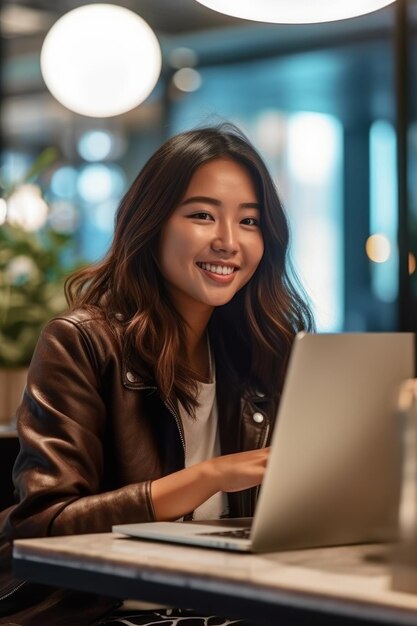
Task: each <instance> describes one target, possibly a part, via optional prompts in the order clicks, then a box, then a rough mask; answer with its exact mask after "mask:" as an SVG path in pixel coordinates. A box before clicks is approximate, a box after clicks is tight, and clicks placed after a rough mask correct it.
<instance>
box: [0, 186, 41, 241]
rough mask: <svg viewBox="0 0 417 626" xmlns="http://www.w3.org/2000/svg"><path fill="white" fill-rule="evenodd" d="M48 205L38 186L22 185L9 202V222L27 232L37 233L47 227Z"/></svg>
mask: <svg viewBox="0 0 417 626" xmlns="http://www.w3.org/2000/svg"><path fill="white" fill-rule="evenodd" d="M47 218H48V205H47V204H46V202H45V201H44V199H43V198H42V192H41V190H40V188H39V187H37V186H36V185H21V186H20V187H18V188H17V189H16V190H15V191H14V192H13V193H12V194H11V196H10V197H9V198H8V200H7V218H6V219H7V221H8V222H10V224H12V225H13V226H20V227H21V228H23V229H24V230H27V231H36V230H39V229H40V228H42V226H44V225H45V222H46V220H47Z"/></svg>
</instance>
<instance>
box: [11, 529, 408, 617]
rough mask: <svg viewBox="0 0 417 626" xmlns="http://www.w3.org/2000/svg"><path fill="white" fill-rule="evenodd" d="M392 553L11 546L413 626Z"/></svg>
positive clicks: (89, 565) (56, 560) (110, 538)
mask: <svg viewBox="0 0 417 626" xmlns="http://www.w3.org/2000/svg"><path fill="white" fill-rule="evenodd" d="M391 554H392V549H391V548H390V547H389V546H382V545H365V546H364V545H361V546H342V547H334V548H320V549H310V550H297V551H288V552H277V553H268V554H241V553H228V552H225V551H220V550H210V549H202V548H195V547H183V546H178V545H168V544H163V543H159V542H147V541H141V540H136V539H130V538H126V537H124V536H123V535H118V534H111V533H105V534H91V535H77V536H70V537H48V538H42V539H25V540H19V541H16V542H15V544H14V556H15V557H16V558H17V559H18V560H20V561H22V560H24V561H26V562H27V563H29V562H31V563H32V564H35V563H39V567H41V565H42V564H47V563H48V564H59V565H63V564H65V566H66V567H67V568H68V569H69V570H72V571H73V572H74V576H76V572H77V571H80V570H83V571H86V570H90V571H92V572H96V573H101V574H103V573H111V574H112V575H114V574H117V575H119V576H123V577H125V578H135V579H137V580H141V581H148V582H154V583H158V582H159V583H161V584H164V585H167V584H168V585H174V586H178V587H181V586H182V587H183V586H184V585H185V586H187V587H188V588H189V589H190V588H194V589H204V590H207V589H212V590H213V592H215V593H218V594H233V595H234V597H236V596H239V595H241V596H242V598H243V597H245V598H248V597H253V598H256V599H258V600H259V601H262V600H264V601H267V602H269V603H271V602H272V603H276V604H277V605H279V604H280V603H282V602H283V600H284V599H285V601H286V602H288V601H289V602H292V603H294V604H297V603H300V606H308V608H310V609H311V608H312V607H313V609H314V605H315V602H320V605H321V606H323V603H324V604H326V603H327V605H328V606H330V608H331V607H332V606H334V607H336V608H337V606H339V608H340V606H343V607H344V610H345V611H346V610H347V611H348V612H349V611H350V610H351V609H352V611H353V613H354V612H355V611H356V612H358V611H359V614H360V615H361V616H366V615H367V613H368V612H369V611H370V612H371V614H372V615H374V614H380V615H382V613H381V611H382V612H386V610H387V609H389V610H394V612H395V613H398V614H400V615H402V616H403V617H404V621H402V620H400V622H398V623H409V624H411V623H415V624H417V594H413V593H403V592H400V591H395V590H393V589H392V584H391V580H392V579H391V569H390V557H391ZM248 594H249V595H248ZM289 598H290V600H289ZM142 599H145V598H142ZM375 612H376V613H375ZM385 618H386V615H385Z"/></svg>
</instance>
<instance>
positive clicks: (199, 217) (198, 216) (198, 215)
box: [190, 211, 213, 221]
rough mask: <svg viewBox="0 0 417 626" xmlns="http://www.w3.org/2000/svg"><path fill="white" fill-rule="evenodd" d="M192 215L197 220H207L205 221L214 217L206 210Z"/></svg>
mask: <svg viewBox="0 0 417 626" xmlns="http://www.w3.org/2000/svg"><path fill="white" fill-rule="evenodd" d="M190 217H193V218H194V219H195V220H205V221H208V220H212V219H213V218H212V217H211V215H210V213H206V212H205V211H200V212H199V213H193V214H192V215H190Z"/></svg>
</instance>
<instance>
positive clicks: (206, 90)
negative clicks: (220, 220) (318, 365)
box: [0, 0, 417, 367]
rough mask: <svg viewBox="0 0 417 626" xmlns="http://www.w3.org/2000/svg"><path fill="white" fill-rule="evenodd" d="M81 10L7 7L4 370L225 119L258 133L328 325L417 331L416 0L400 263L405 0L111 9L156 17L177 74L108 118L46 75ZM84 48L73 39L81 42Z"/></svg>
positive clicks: (1, 210) (35, 4) (295, 252)
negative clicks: (255, 12) (296, 16)
mask: <svg viewBox="0 0 417 626" xmlns="http://www.w3.org/2000/svg"><path fill="white" fill-rule="evenodd" d="M84 4H85V3H81V2H78V1H76V0H26V1H24V0H15V1H13V2H6V1H4V0H3V2H2V4H1V13H0V15H1V70H2V82H1V95H0V97H1V177H0V182H1V186H2V196H3V197H2V199H1V200H0V224H1V226H0V229H1V233H0V245H1V250H0V298H1V300H2V302H0V339H1V342H0V344H1V345H2V346H3V347H2V348H0V366H1V365H3V366H6V367H13V366H26V365H27V363H28V361H29V360H30V354H31V350H32V349H33V342H34V338H36V336H37V334H38V332H39V328H40V326H41V325H42V323H44V322H45V321H46V319H47V318H48V317H50V316H51V315H53V314H54V313H55V312H58V311H59V310H61V309H62V308H63V307H64V306H65V305H64V301H63V299H62V281H63V278H64V276H65V275H66V273H68V271H70V270H71V269H72V268H74V267H77V266H78V265H79V264H81V263H85V262H88V261H95V260H97V259H99V258H100V257H102V256H103V254H104V253H105V251H106V249H107V247H108V245H109V242H110V240H111V237H112V232H113V222H114V214H115V211H116V208H117V205H118V202H119V200H120V198H121V196H122V195H123V193H124V191H125V190H126V189H127V187H128V186H129V184H130V183H131V182H132V180H133V178H134V177H135V176H136V174H137V172H138V170H139V169H140V168H141V166H142V165H143V164H144V163H145V161H146V160H147V159H148V157H149V156H150V155H151V154H152V153H153V152H154V151H155V150H156V149H157V148H158V146H159V145H160V144H161V143H162V142H163V141H164V140H165V139H167V138H168V137H169V136H171V135H173V134H175V133H177V132H179V131H181V130H184V129H189V128H192V127H195V126H198V125H202V124H211V123H218V122H220V121H223V120H230V121H232V122H234V123H236V124H237V125H238V126H240V127H241V128H242V129H243V130H244V131H245V132H246V133H247V135H248V136H249V137H250V139H251V140H252V141H253V143H254V144H255V146H256V147H257V148H258V150H259V151H260V153H261V154H262V155H263V157H264V158H265V160H266V162H267V164H268V166H269V168H270V171H271V173H272V175H273V177H274V180H275V181H276V185H277V188H278V191H279V193H280V196H281V198H282V200H283V202H284V205H285V207H286V211H287V213H288V217H289V220H290V224H291V233H292V247H291V254H292V258H293V261H294V265H295V267H296V270H297V272H298V274H299V276H300V277H301V280H302V282H303V283H304V285H305V287H306V290H307V292H308V294H309V296H310V298H311V302H312V306H313V310H314V312H315V316H316V320H317V325H318V329H319V330H320V331H325V332H333V331H342V330H343V331H365V330H371V331H390V330H406V329H407V328H405V326H406V325H407V326H408V327H409V328H410V326H411V327H412V328H413V329H415V328H414V326H416V324H415V323H414V310H415V301H416V300H417V275H416V260H415V257H416V254H417V110H416V109H417V98H416V94H417V90H416V88H415V82H416V80H417V47H416V44H417V37H416V27H417V3H416V2H414V1H413V0H409V1H408V2H407V29H408V31H407V36H408V40H407V55H408V67H407V76H406V81H407V82H406V86H407V91H406V103H405V107H406V110H407V116H406V117H405V116H404V115H403V117H402V123H403V124H404V125H405V132H406V135H407V156H408V195H407V214H406V221H407V237H408V238H407V237H406V238H404V237H403V238H402V239H401V241H402V245H403V246H406V247H407V249H406V250H405V251H404V250H403V257H404V255H405V257H406V259H407V267H403V271H402V273H401V271H400V269H399V248H398V232H399V220H401V219H404V213H403V218H401V211H400V208H399V205H398V197H399V194H398V172H397V139H398V135H397V129H398V116H397V110H398V109H397V104H398V93H397V96H396V87H397V85H398V71H399V67H398V51H396V44H395V41H396V36H398V8H397V5H396V3H394V4H391V5H390V6H388V7H386V8H384V9H381V10H379V11H376V12H374V13H370V14H368V15H364V16H361V17H356V18H352V19H346V20H342V21H337V22H330V23H322V24H307V25H276V24H264V23H258V22H250V21H247V20H242V19H238V18H234V17H228V16H226V15H222V14H220V13H216V12H214V11H212V10H210V9H208V8H206V7H204V6H202V5H200V4H198V3H197V2H195V0H126V1H123V2H113V4H115V5H118V6H121V7H125V8H127V9H130V10H131V11H133V12H134V13H135V14H137V15H140V16H141V17H142V18H143V19H144V20H145V21H146V22H147V23H148V24H149V26H150V27H151V28H152V30H153V31H154V33H155V35H156V37H157V40H158V42H159V46H160V48H161V52H162V70H161V73H160V76H159V79H158V81H157V83H156V86H155V87H154V89H153V90H152V91H151V93H150V95H149V96H148V97H147V98H146V100H145V101H144V102H143V103H142V104H140V105H139V106H135V107H134V108H133V109H131V110H130V111H128V112H126V113H122V114H118V115H112V116H111V117H95V116H87V115H82V114H80V113H75V112H72V111H71V110H69V109H68V108H66V107H65V106H63V105H62V104H60V103H59V102H58V100H57V99H56V98H55V97H53V96H52V95H51V93H50V91H49V90H48V88H47V87H46V84H45V82H44V78H43V75H42V72H41V63H40V54H41V48H42V44H43V42H44V39H45V36H46V34H47V33H48V31H49V30H50V28H51V27H52V26H53V25H54V24H55V23H56V22H57V20H58V19H59V18H60V17H61V16H62V15H64V14H66V13H67V12H69V11H71V10H73V9H76V8H77V7H81V6H83V5H84ZM90 33H91V36H92V35H93V33H94V27H92V29H91V31H90ZM401 36H402V37H403V36H404V32H402V34H401ZM397 39H398V37H397ZM397 43H398V42H397ZM85 45H89V44H88V41H87V44H86V41H81V38H78V37H77V35H76V36H74V37H73V39H72V42H71V46H72V52H71V53H72V54H74V56H76V55H77V54H78V53H79V52H80V51H82V50H83V46H85ZM91 46H94V43H91ZM109 48H110V49H111V46H109ZM110 51H111V50H110ZM80 53H81V52H80ZM396 55H397V56H396ZM140 60H141V62H142V63H143V61H144V60H145V62H146V59H140ZM138 61H139V56H138ZM400 69H401V68H400ZM109 71H110V68H109ZM138 72H139V74H140V67H139V64H138ZM62 75H63V78H64V82H65V80H66V74H65V70H64V69H63V70H62ZM403 87H404V85H403ZM73 95H74V94H73ZM401 281H403V283H402V287H401ZM404 285H405V287H404ZM401 289H402V291H401ZM404 294H405V295H404ZM401 307H402V309H401ZM404 310H406V316H405V317H404ZM401 311H402V313H401ZM405 319H406V320H407V321H404V320H405Z"/></svg>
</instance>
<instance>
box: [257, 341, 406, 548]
mask: <svg viewBox="0 0 417 626" xmlns="http://www.w3.org/2000/svg"><path fill="white" fill-rule="evenodd" d="M414 358H415V357H414V334H412V333H360V334H328V335H326V334H317V335H312V334H307V333H300V334H299V335H297V337H296V339H295V342H294V346H293V350H292V353H291V358H290V363H289V367H288V372H287V376H286V381H285V386H284V391H283V396H282V399H281V403H280V408H279V412H278V417H277V423H276V426H275V430H274V435H273V440H272V450H271V455H270V459H269V462H268V468H267V472H266V476H265V479H264V482H263V484H262V487H261V491H260V496H259V500H258V505H257V509H256V515H255V518H254V523H253V527H252V533H251V541H252V550H254V551H261V552H263V551H269V550H279V549H290V548H301V547H314V546H324V545H336V544H347V543H358V542H368V541H386V540H390V539H392V537H393V534H394V533H395V529H396V525H397V511H398V497H399V483H400V458H399V455H400V433H399V432H398V429H399V424H398V422H397V421H396V419H395V412H394V400H395V392H396V390H397V388H398V386H399V385H400V384H401V382H402V381H403V380H404V379H406V378H410V377H413V376H414Z"/></svg>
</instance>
